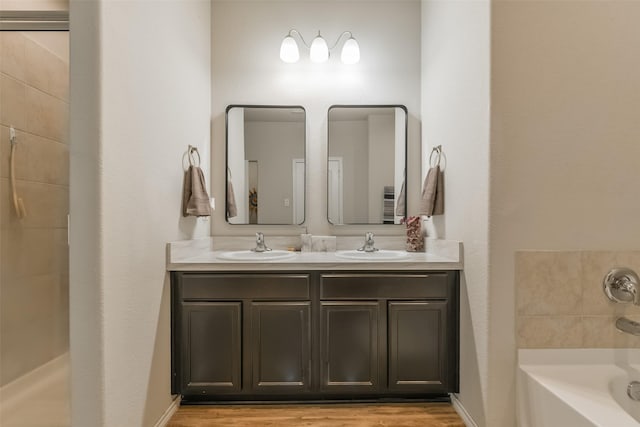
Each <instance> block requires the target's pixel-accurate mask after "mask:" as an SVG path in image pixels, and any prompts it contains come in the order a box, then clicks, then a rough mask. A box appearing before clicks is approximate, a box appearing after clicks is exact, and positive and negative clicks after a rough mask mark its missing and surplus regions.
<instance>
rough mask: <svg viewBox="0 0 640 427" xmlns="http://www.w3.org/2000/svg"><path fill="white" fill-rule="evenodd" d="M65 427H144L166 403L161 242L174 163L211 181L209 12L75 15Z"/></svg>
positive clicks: (198, 227) (177, 180) (177, 186)
mask: <svg viewBox="0 0 640 427" xmlns="http://www.w3.org/2000/svg"><path fill="white" fill-rule="evenodd" d="M71 11H72V13H71V52H72V54H71V61H72V63H71V108H72V117H73V122H72V126H71V176H72V182H73V185H72V187H71V230H70V237H71V332H72V333H71V336H72V338H73V339H72V340H71V368H72V405H71V406H72V423H73V425H74V426H92V427H94V426H95V427H99V426H109V427H111V426H131V427H139V426H153V425H155V424H156V422H158V420H159V419H160V418H161V417H162V416H163V413H164V412H165V411H166V410H167V409H168V408H169V406H170V405H171V402H172V396H171V393H170V360H171V350H170V307H169V302H170V295H169V277H168V274H167V272H166V271H165V267H166V266H165V245H166V243H167V242H169V241H174V240H180V239H188V238H194V237H203V236H207V235H208V234H209V222H207V221H204V220H196V219H195V218H187V219H184V218H182V217H181V212H180V201H181V194H182V179H183V156H184V154H185V152H186V151H187V148H188V145H189V144H191V145H194V146H196V147H198V149H199V150H200V155H201V158H202V166H203V167H204V169H205V175H206V176H208V173H209V167H208V166H209V162H208V159H209V153H210V152H209V146H210V138H209V131H210V127H209V124H210V118H211V114H210V107H211V99H210V96H211V90H210V78H211V68H210V63H211V61H210V60H211V57H210V54H211V46H210V44H209V41H210V4H209V2H208V1H205V0H202V1H196V0H193V1H187V2H185V1H181V0H171V1H163V2H155V1H152V2H149V1H145V0H139V1H126V2H121V1H115V2H114V1H102V0H101V1H95V2H86V1H84V0H78V1H72V3H71Z"/></svg>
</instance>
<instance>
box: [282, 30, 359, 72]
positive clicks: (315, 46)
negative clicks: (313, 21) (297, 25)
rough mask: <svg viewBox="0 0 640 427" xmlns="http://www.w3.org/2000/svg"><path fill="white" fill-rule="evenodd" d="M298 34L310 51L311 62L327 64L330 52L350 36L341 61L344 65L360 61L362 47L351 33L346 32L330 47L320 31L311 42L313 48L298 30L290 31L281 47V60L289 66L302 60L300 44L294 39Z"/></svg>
mask: <svg viewBox="0 0 640 427" xmlns="http://www.w3.org/2000/svg"><path fill="white" fill-rule="evenodd" d="M294 34H297V35H298V37H299V38H300V40H301V41H302V44H304V46H305V47H306V48H307V49H309V57H310V58H311V61H313V62H316V63H320V62H325V61H327V60H328V59H329V52H330V51H332V50H333V49H335V47H336V46H337V45H338V43H339V42H340V40H341V39H342V38H343V37H342V36H345V35H346V36H348V37H349V38H348V39H347V41H345V42H344V44H343V45H342V52H341V53H340V60H341V61H342V62H343V63H344V64H356V63H358V61H360V46H359V45H358V42H357V41H356V39H354V38H353V34H351V31H345V32H343V33H342V34H340V35H339V36H338V39H337V40H336V42H335V43H334V44H333V46H331V47H329V46H328V45H327V42H326V41H325V40H324V38H322V36H321V35H320V31H318V35H317V36H316V38H314V39H313V41H312V42H311V46H309V45H308V44H307V42H306V41H305V40H304V38H303V37H302V34H300V32H299V31H298V30H296V29H292V30H289V34H287V36H286V37H285V38H284V40H282V44H281V45H280V59H282V61H283V62H286V63H288V64H293V63H295V62H298V60H299V59H300V52H299V50H298V43H296V40H295V39H294V38H293V35H294Z"/></svg>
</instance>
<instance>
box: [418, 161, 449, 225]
mask: <svg viewBox="0 0 640 427" xmlns="http://www.w3.org/2000/svg"><path fill="white" fill-rule="evenodd" d="M419 213H420V215H426V216H432V215H442V214H443V213H444V173H443V172H442V171H441V170H440V166H435V167H432V168H430V169H429V171H428V172H427V176H426V177H425V179H424V184H423V186H422V198H421V199H420V212H419Z"/></svg>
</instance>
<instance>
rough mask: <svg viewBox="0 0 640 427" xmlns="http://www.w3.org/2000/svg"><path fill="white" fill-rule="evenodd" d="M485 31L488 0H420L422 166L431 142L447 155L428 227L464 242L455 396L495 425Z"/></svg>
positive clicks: (478, 421) (472, 413)
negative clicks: (436, 209)
mask: <svg viewBox="0 0 640 427" xmlns="http://www.w3.org/2000/svg"><path fill="white" fill-rule="evenodd" d="M490 32H491V28H490V4H489V2H488V1H475V0H471V1H428V0H427V1H423V3H422V159H423V161H422V163H423V165H424V166H425V168H423V174H425V175H426V165H428V158H429V153H430V152H431V148H432V147H434V146H436V145H440V144H442V149H443V152H444V154H445V156H446V164H444V163H443V165H445V188H446V191H445V215H442V216H436V217H434V227H432V228H431V229H432V230H434V229H435V230H436V231H437V234H438V235H439V236H440V237H444V238H447V239H453V240H460V241H462V242H463V243H464V271H462V273H461V289H460V393H459V394H458V395H457V397H458V399H459V400H460V402H461V403H462V404H463V405H464V408H465V410H466V411H467V412H468V413H469V415H470V417H471V418H473V420H474V421H475V423H476V424H477V425H478V426H491V427H495V426H496V424H492V423H491V422H487V419H486V416H487V410H488V409H487V408H488V404H489V397H490V396H489V390H488V385H489V384H488V383H489V376H490V372H489V358H490V357H491V355H490V353H489V332H490V331H489V326H488V313H489V308H490V306H491V302H490V300H489V289H490V283H489V279H488V269H489V265H488V257H489V246H488V238H489V237H488V236H489V235H488V233H489V230H488V225H489V216H488V209H489V76H490V74H489V66H490V63H489V61H490V51H489V48H490V45H489V43H490ZM423 176H424V175H423ZM428 244H429V243H428V242H427V245H428ZM511 427H512V426H511Z"/></svg>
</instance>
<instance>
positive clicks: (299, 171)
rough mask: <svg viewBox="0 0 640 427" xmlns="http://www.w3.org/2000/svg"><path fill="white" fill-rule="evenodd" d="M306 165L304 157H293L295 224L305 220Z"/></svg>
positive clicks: (292, 203) (292, 202)
mask: <svg viewBox="0 0 640 427" xmlns="http://www.w3.org/2000/svg"><path fill="white" fill-rule="evenodd" d="M304 167H305V164H304V159H293V200H292V201H291V205H292V206H293V224H302V223H303V222H304ZM286 203H287V202H286V201H285V204H286Z"/></svg>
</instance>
